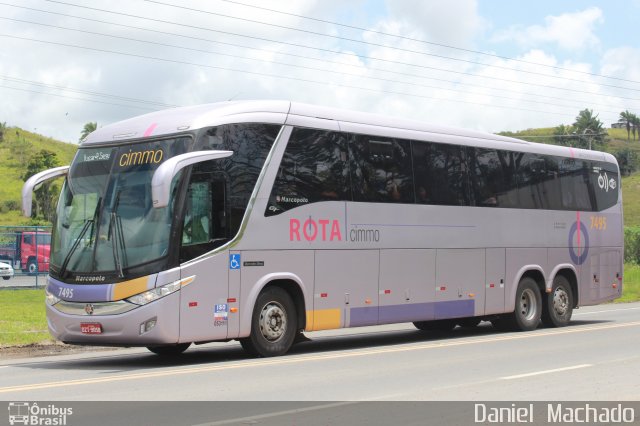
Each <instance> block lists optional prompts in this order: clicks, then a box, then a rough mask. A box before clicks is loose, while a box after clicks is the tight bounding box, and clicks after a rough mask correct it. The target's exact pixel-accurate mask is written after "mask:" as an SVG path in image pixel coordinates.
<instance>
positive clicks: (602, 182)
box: [589, 161, 620, 211]
mask: <svg viewBox="0 0 640 426" xmlns="http://www.w3.org/2000/svg"><path fill="white" fill-rule="evenodd" d="M589 176H590V181H591V188H592V189H593V191H594V195H593V197H594V199H595V204H596V209H597V210H598V211H601V210H605V209H608V208H610V207H613V206H615V205H616V203H617V202H618V192H619V190H620V178H619V175H618V170H617V169H616V167H615V165H614V164H611V163H604V162H600V161H592V162H591V172H590V173H589Z"/></svg>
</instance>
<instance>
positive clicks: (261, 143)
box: [197, 123, 280, 235]
mask: <svg viewBox="0 0 640 426" xmlns="http://www.w3.org/2000/svg"><path fill="white" fill-rule="evenodd" d="M279 131H280V126H277V125H273V124H244V123H243V124H225V125H223V126H219V127H214V128H212V129H209V130H208V131H207V132H206V133H205V134H204V135H203V137H201V138H200V140H199V141H198V146H197V149H202V150H209V149H215V150H229V151H233V155H232V156H231V157H227V158H222V159H220V160H215V161H212V162H210V163H208V164H209V166H208V167H207V171H210V172H214V171H215V172H221V173H222V174H223V175H224V176H225V179H226V181H227V182H228V193H227V194H226V205H227V207H228V214H229V218H228V221H229V223H228V226H229V230H230V232H231V234H232V235H235V234H236V233H237V231H238V229H239V228H240V223H241V221H242V218H243V216H244V212H245V209H246V207H247V204H248V203H249V198H250V197H251V193H252V192H253V188H254V187H255V185H256V182H257V181H258V176H260V171H261V170H262V166H263V165H264V162H265V160H266V158H267V155H269V151H270V150H271V146H272V145H273V142H274V141H275V139H276V137H277V136H278V132H279Z"/></svg>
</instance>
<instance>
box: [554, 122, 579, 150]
mask: <svg viewBox="0 0 640 426" xmlns="http://www.w3.org/2000/svg"><path fill="white" fill-rule="evenodd" d="M574 132H575V129H574V128H573V126H567V125H565V124H560V125H559V126H556V127H555V128H554V129H553V139H554V140H555V142H556V143H557V144H558V145H571V140H572V137H571V135H572V134H573V133H574Z"/></svg>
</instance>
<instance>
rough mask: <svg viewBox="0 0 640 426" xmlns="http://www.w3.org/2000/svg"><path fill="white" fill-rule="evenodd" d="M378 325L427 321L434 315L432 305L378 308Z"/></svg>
mask: <svg viewBox="0 0 640 426" xmlns="http://www.w3.org/2000/svg"><path fill="white" fill-rule="evenodd" d="M378 312H379V314H378V316H379V318H378V323H379V324H390V323H394V322H410V321H427V320H432V319H433V315H434V303H407V304H404V305H389V306H380V309H379V311H378Z"/></svg>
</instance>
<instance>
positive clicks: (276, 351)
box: [240, 287, 298, 357]
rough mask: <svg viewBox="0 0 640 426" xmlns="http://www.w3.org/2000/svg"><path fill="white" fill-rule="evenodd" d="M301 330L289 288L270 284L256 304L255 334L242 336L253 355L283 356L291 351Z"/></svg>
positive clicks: (253, 327)
mask: <svg viewBox="0 0 640 426" xmlns="http://www.w3.org/2000/svg"><path fill="white" fill-rule="evenodd" d="M297 330H298V325H297V315H296V308H295V305H294V303H293V300H292V299H291V296H289V293H287V292H286V291H285V290H283V289H281V288H280V287H269V288H267V289H266V290H264V291H263V292H262V293H260V295H259V296H258V300H256V304H255V306H254V307H253V315H252V318H251V334H250V335H249V337H246V338H244V339H240V344H241V345H242V347H243V348H244V349H245V350H246V351H247V352H249V353H250V354H252V355H256V356H261V357H270V356H279V355H284V354H285V353H287V351H288V350H289V348H291V345H292V344H293V341H294V339H295V337H296V334H297Z"/></svg>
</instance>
